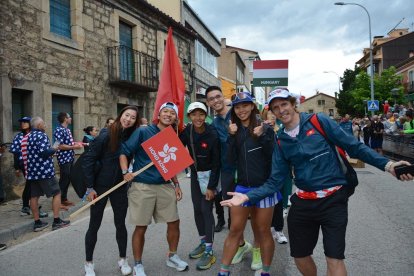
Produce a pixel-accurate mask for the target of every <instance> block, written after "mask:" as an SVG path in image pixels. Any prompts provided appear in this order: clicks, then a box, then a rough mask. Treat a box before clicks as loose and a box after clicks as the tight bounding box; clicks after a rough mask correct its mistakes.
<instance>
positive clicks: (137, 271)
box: [134, 264, 147, 276]
mask: <svg viewBox="0 0 414 276" xmlns="http://www.w3.org/2000/svg"><path fill="white" fill-rule="evenodd" d="M134 276H147V274H145V271H144V266H143V265H142V264H137V265H135V266H134Z"/></svg>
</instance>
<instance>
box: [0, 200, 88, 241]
mask: <svg viewBox="0 0 414 276" xmlns="http://www.w3.org/2000/svg"><path fill="white" fill-rule="evenodd" d="M85 204H86V203H84V202H82V201H80V202H78V203H77V204H76V205H75V206H72V207H70V208H69V210H67V211H60V212H59V213H60V217H61V218H63V219H66V218H69V216H70V214H72V213H73V212H75V211H77V210H78V209H80V208H81V207H82V206H84V205H85ZM48 214H49V216H48V217H47V218H44V219H42V220H44V221H46V222H48V223H49V226H50V225H52V222H53V213H52V212H49V213H48ZM50 231H52V230H51V229H50ZM30 232H33V219H31V220H30V221H25V222H22V223H19V224H15V225H12V226H10V227H7V228H6V229H2V230H0V242H1V243H5V244H7V243H8V242H9V241H11V240H17V239H18V238H20V237H21V236H23V235H24V234H27V233H30Z"/></svg>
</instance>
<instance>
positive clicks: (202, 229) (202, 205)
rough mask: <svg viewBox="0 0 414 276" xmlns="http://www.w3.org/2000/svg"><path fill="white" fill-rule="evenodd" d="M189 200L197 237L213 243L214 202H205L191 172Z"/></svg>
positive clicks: (204, 197)
mask: <svg viewBox="0 0 414 276" xmlns="http://www.w3.org/2000/svg"><path fill="white" fill-rule="evenodd" d="M191 199H192V201H193V208H194V219H195V223H196V226H197V231H198V235H199V236H205V237H206V242H207V243H212V242H213V241H214V216H213V204H214V200H206V196H205V195H203V194H202V193H201V190H200V186H199V184H198V181H197V178H196V176H195V175H194V173H193V172H191Z"/></svg>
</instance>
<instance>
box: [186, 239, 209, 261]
mask: <svg viewBox="0 0 414 276" xmlns="http://www.w3.org/2000/svg"><path fill="white" fill-rule="evenodd" d="M205 250H206V244H205V243H200V244H199V245H198V246H197V247H196V248H195V249H194V250H193V251H191V252H190V254H188V257H189V258H190V259H198V258H201V256H203V254H204V251H205Z"/></svg>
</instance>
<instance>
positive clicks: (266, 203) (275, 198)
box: [235, 185, 282, 208]
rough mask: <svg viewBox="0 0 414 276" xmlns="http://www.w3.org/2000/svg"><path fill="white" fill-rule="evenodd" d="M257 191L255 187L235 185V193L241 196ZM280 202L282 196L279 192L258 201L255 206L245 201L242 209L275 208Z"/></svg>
mask: <svg viewBox="0 0 414 276" xmlns="http://www.w3.org/2000/svg"><path fill="white" fill-rule="evenodd" d="M254 189H257V187H245V186H241V185H237V186H236V189H235V192H237V193H241V194H247V193H248V192H250V191H252V190H254ZM280 200H282V195H281V193H280V192H277V193H274V194H273V195H271V196H268V197H265V198H264V199H262V200H260V201H259V202H257V203H256V204H253V203H251V202H250V201H247V202H245V203H243V204H242V205H241V206H242V207H253V206H255V207H257V208H269V207H273V206H275V205H276V204H277V203H278V202H279V201H280Z"/></svg>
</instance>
